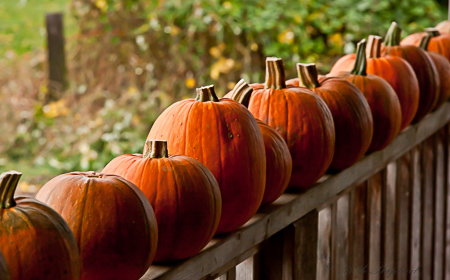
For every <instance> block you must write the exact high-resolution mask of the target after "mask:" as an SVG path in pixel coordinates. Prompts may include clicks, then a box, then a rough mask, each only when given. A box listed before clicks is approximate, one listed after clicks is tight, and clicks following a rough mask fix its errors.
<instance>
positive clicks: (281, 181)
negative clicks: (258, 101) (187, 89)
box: [224, 80, 292, 205]
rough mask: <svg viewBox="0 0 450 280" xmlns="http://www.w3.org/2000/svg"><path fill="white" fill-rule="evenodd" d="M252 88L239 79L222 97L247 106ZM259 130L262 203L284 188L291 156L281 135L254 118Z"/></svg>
mask: <svg viewBox="0 0 450 280" xmlns="http://www.w3.org/2000/svg"><path fill="white" fill-rule="evenodd" d="M252 93H253V89H252V88H251V87H250V86H249V85H248V84H247V83H246V82H245V81H244V80H240V81H239V82H238V83H237V84H236V86H235V87H234V89H233V90H232V91H230V92H229V93H227V94H226V95H225V96H224V97H226V98H230V99H233V100H234V101H237V102H239V103H241V104H242V105H244V106H245V107H248V103H249V101H250V97H251V95H252ZM256 121H257V122H258V126H259V129H260V130H261V133H262V136H263V139H264V147H265V150H266V190H265V191H264V197H263V200H262V203H261V204H262V205H267V204H270V203H272V202H274V201H275V200H276V199H277V198H278V197H280V196H281V194H283V192H284V191H285V190H286V188H287V186H288V184H289V180H290V179H291V173H292V157H291V154H290V153H289V147H288V146H287V144H286V141H284V139H283V137H281V135H280V134H279V133H278V132H277V131H276V130H275V129H274V128H272V127H270V126H269V125H267V124H266V123H265V122H263V121H261V120H260V119H256Z"/></svg>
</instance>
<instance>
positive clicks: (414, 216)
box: [409, 145, 422, 280]
mask: <svg viewBox="0 0 450 280" xmlns="http://www.w3.org/2000/svg"><path fill="white" fill-rule="evenodd" d="M421 150H422V145H419V146H417V147H415V148H413V149H412V151H411V153H410V155H411V161H410V164H411V165H410V167H411V173H412V175H413V177H412V186H411V187H412V192H411V206H410V207H411V208H410V209H411V210H410V212H411V233H410V235H411V237H410V238H411V243H410V252H411V257H410V266H409V267H410V268H411V270H415V269H418V268H419V271H418V272H416V273H411V274H410V279H412V280H416V279H417V280H418V279H420V266H421V259H420V252H421V240H422V232H421V229H422V173H421V166H420V162H421Z"/></svg>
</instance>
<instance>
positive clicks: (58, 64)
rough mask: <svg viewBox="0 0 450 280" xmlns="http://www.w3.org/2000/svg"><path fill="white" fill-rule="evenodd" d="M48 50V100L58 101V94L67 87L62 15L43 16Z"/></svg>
mask: <svg viewBox="0 0 450 280" xmlns="http://www.w3.org/2000/svg"><path fill="white" fill-rule="evenodd" d="M45 22H46V28H47V49H48V73H49V75H48V77H49V83H48V90H49V97H48V100H56V99H59V98H60V96H59V94H60V92H61V91H63V90H65V89H66V87H67V80H66V72H67V70H66V55H65V51H64V25H63V14H62V13H50V14H46V16H45Z"/></svg>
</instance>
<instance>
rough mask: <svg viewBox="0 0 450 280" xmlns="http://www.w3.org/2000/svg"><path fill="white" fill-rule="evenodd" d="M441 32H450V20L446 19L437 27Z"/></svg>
mask: <svg viewBox="0 0 450 280" xmlns="http://www.w3.org/2000/svg"><path fill="white" fill-rule="evenodd" d="M435 28H436V29H437V30H438V31H439V32H440V33H450V20H444V21H442V22H440V23H439V24H438V25H436V27H435Z"/></svg>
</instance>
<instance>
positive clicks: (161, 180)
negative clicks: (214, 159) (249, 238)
mask: <svg viewBox="0 0 450 280" xmlns="http://www.w3.org/2000/svg"><path fill="white" fill-rule="evenodd" d="M102 172H103V173H110V174H116V175H119V176H122V177H123V178H125V179H127V180H128V181H130V182H132V183H134V184H136V186H137V187H138V188H140V189H141V190H142V192H143V193H144V194H145V196H146V197H147V198H148V200H149V202H150V204H151V205H152V206H153V209H154V211H155V216H156V220H157V222H158V236H159V238H158V248H157V249H156V255H155V258H154V262H158V261H173V260H178V259H185V258H189V257H191V256H193V255H195V254H197V253H198V252H200V251H201V250H202V249H203V248H204V247H205V246H206V244H208V242H209V241H210V240H211V239H212V237H213V235H214V233H215V232H216V229H217V226H218V225H219V219H220V214H221V208H222V198H221V196H220V189H219V185H218V184H217V181H216V179H215V178H214V175H213V174H212V173H211V172H210V171H209V170H208V168H206V167H205V166H204V165H203V164H202V163H201V162H199V161H197V160H195V159H193V158H191V157H187V156H181V155H172V156H169V155H168V152H167V142H166V141H160V140H147V141H146V143H145V149H144V154H143V155H140V154H134V155H121V156H118V157H116V158H115V159H113V160H111V161H110V162H109V163H108V165H106V167H105V168H104V169H103V171H102Z"/></svg>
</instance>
